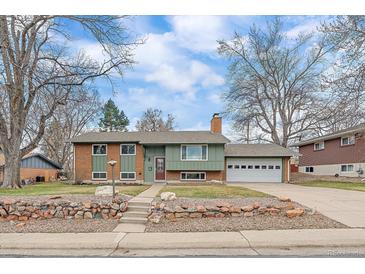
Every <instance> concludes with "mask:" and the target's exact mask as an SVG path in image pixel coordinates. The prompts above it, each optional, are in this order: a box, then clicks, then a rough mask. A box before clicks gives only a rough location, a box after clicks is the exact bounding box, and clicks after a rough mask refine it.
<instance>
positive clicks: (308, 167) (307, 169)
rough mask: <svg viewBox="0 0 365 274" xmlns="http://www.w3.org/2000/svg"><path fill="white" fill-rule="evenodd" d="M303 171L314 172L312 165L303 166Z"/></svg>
mask: <svg viewBox="0 0 365 274" xmlns="http://www.w3.org/2000/svg"><path fill="white" fill-rule="evenodd" d="M305 172H307V173H313V172H314V167H312V166H306V167H305Z"/></svg>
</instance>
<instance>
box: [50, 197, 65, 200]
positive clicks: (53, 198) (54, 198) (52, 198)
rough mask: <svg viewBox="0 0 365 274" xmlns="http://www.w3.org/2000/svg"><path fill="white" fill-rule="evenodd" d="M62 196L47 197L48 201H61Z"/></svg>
mask: <svg viewBox="0 0 365 274" xmlns="http://www.w3.org/2000/svg"><path fill="white" fill-rule="evenodd" d="M61 198H62V196H51V197H49V199H50V200H56V199H61Z"/></svg>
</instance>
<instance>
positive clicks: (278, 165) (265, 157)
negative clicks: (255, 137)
mask: <svg viewBox="0 0 365 274" xmlns="http://www.w3.org/2000/svg"><path fill="white" fill-rule="evenodd" d="M291 156H293V152H292V151H290V150H289V149H286V148H283V147H280V146H278V145H274V144H228V145H226V148H225V159H226V161H225V162H226V163H225V164H226V167H225V168H226V181H227V182H232V183H234V182H254V183H262V182H270V183H281V182H287V181H289V159H290V157H291Z"/></svg>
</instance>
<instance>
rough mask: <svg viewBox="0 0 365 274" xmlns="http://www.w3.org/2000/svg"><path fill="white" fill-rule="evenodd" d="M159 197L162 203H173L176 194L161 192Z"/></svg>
mask: <svg viewBox="0 0 365 274" xmlns="http://www.w3.org/2000/svg"><path fill="white" fill-rule="evenodd" d="M160 197H161V200H162V201H173V200H175V199H176V194H175V193H174V192H162V193H161V195H160Z"/></svg>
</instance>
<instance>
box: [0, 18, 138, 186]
mask: <svg viewBox="0 0 365 274" xmlns="http://www.w3.org/2000/svg"><path fill="white" fill-rule="evenodd" d="M68 21H72V22H77V23H79V24H80V25H81V26H82V27H83V29H84V30H85V32H88V33H90V34H91V36H92V37H94V38H95V40H96V42H97V44H99V45H100V46H101V47H102V49H103V52H104V56H105V59H104V60H103V61H100V60H99V61H98V60H95V59H93V57H91V56H88V55H86V54H85V53H83V52H78V53H76V54H75V53H73V51H72V50H71V49H70V48H68V47H67V43H66V41H67V40H70V39H71V35H70V33H69V32H68V31H67V26H66V23H67V22H68ZM124 21H125V18H124V17H119V16H0V54H1V55H0V73H1V74H0V87H1V89H0V90H1V92H2V94H1V96H0V98H1V100H2V101H1V104H2V109H1V112H0V144H1V148H2V150H3V152H4V156H5V172H4V183H3V185H2V186H3V187H20V185H19V181H20V173H19V170H20V161H21V158H22V156H23V155H25V154H27V153H29V152H30V151H32V150H33V149H34V148H35V147H36V146H37V145H38V143H39V142H40V140H41V139H42V137H43V135H44V132H45V129H46V125H47V121H48V120H49V119H50V118H51V117H52V115H53V113H54V112H55V111H56V109H57V108H58V107H59V106H60V105H65V104H67V101H68V99H69V98H70V95H71V94H72V93H73V92H78V90H79V89H75V88H74V87H75V86H79V87H82V86H86V85H92V83H93V81H94V80H95V79H96V78H97V77H102V76H105V77H108V75H110V74H111V73H112V72H113V71H116V72H118V73H119V74H123V71H124V70H125V68H127V67H129V66H130V65H131V64H133V54H132V53H133V49H134V48H135V47H136V46H137V45H138V44H139V43H141V42H142V41H138V40H136V39H134V38H132V37H130V36H129V34H128V32H127V29H126V28H125V27H124V26H123V23H124ZM60 39H61V41H60ZM108 79H111V78H108ZM30 124H31V125H32V126H33V127H34V128H36V131H35V134H29V133H27V132H26V130H25V129H26V128H27V125H30Z"/></svg>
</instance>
